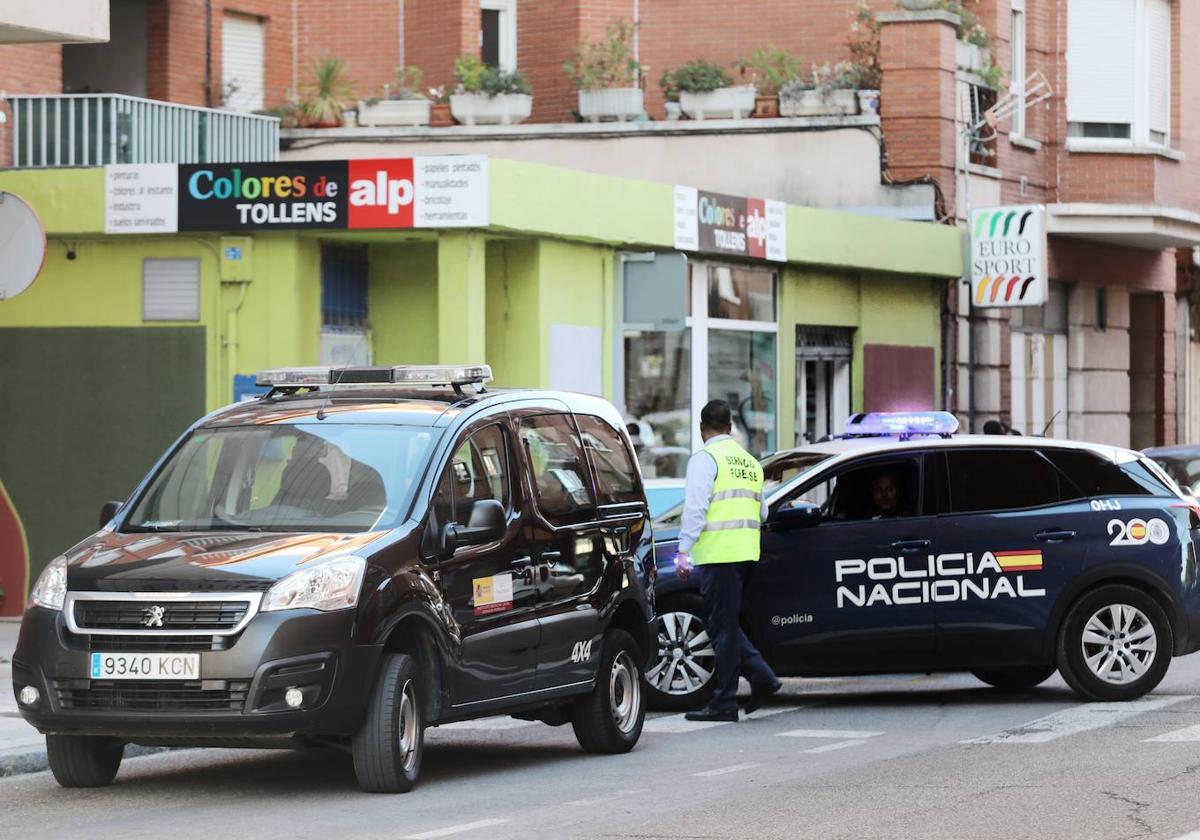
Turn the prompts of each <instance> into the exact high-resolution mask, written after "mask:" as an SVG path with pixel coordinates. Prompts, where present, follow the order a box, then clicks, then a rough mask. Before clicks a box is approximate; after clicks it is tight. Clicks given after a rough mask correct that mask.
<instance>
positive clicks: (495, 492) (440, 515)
mask: <svg viewBox="0 0 1200 840" xmlns="http://www.w3.org/2000/svg"><path fill="white" fill-rule="evenodd" d="M508 484H509V481H508V452H507V450H506V447H505V445H504V430H503V429H501V428H500V426H488V427H487V428H486V429H483V430H481V431H478V432H476V433H475V434H473V435H471V437H469V438H467V439H466V440H464V441H463V442H462V443H461V444H460V445H459V447H458V449H456V450H455V452H454V454H453V455H452V456H451V457H450V463H448V464H447V465H446V469H445V470H444V471H443V472H442V477H441V479H440V480H439V481H438V486H437V490H436V491H435V493H434V497H433V509H434V515H435V516H436V517H437V520H438V522H439V523H441V524H445V523H447V522H457V523H458V524H460V525H468V524H470V521H471V513H472V511H473V510H474V509H475V503H476V502H480V501H483V500H484V499H495V500H496V501H498V502H499V503H500V504H502V505H504V509H505V510H508V507H509V488H508Z"/></svg>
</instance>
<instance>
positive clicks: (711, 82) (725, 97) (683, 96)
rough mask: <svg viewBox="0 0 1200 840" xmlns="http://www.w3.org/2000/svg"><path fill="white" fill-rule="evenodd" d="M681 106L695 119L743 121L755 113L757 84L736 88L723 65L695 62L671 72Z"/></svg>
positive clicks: (702, 61)
mask: <svg viewBox="0 0 1200 840" xmlns="http://www.w3.org/2000/svg"><path fill="white" fill-rule="evenodd" d="M666 78H668V79H669V81H670V84H671V86H672V87H673V88H674V89H675V90H678V91H679V105H680V107H682V108H683V112H684V113H685V114H687V115H688V116H689V117H691V118H692V119H694V120H702V119H705V118H710V119H730V118H732V119H742V118H743V117H747V116H749V115H750V112H751V111H753V110H754V85H738V86H736V87H735V86H734V85H733V80H732V79H730V78H729V74H728V73H726V72H725V70H724V68H722V67H721V66H720V65H717V64H713V63H712V62H711V61H706V60H704V59H702V58H701V59H696V60H694V61H689V62H688V63H687V64H684V65H682V66H680V67H677V68H676V69H674V70H672V71H670V73H669V74H668V76H667V77H666Z"/></svg>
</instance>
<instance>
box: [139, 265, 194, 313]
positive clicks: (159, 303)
mask: <svg viewBox="0 0 1200 840" xmlns="http://www.w3.org/2000/svg"><path fill="white" fill-rule="evenodd" d="M142 320H144V321H199V320H200V260H150V259H147V260H142Z"/></svg>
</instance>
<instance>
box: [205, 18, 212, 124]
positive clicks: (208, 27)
mask: <svg viewBox="0 0 1200 840" xmlns="http://www.w3.org/2000/svg"><path fill="white" fill-rule="evenodd" d="M212 86H213V75H212V0H204V105H205V107H208V108H211V107H212V106H213V103H212Z"/></svg>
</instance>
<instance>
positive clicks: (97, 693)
mask: <svg viewBox="0 0 1200 840" xmlns="http://www.w3.org/2000/svg"><path fill="white" fill-rule="evenodd" d="M216 684H217V686H218V687H210V688H206V687H205V686H206V685H211V683H210V682H208V681H205V682H199V681H195V682H153V681H150V682H115V681H100V680H96V681H88V680H55V682H54V690H55V694H56V695H57V698H58V705H59V707H60V708H63V709H101V710H105V711H125V710H128V711H138V712H185V713H188V714H195V713H203V712H240V711H242V710H243V708H244V707H245V705H246V697H247V695H248V694H249V692H250V682H249V681H244V682H242V681H239V682H227V681H224V680H220V681H217V682H216Z"/></svg>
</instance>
